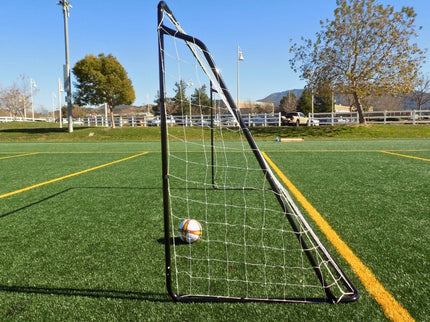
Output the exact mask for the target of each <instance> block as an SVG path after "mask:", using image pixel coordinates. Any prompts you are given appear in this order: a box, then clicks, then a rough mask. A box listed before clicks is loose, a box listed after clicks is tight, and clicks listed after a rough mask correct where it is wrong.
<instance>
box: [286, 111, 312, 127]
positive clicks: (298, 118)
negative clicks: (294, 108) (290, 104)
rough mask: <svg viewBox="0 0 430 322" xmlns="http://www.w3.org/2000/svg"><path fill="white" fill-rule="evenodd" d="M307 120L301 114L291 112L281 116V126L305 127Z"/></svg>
mask: <svg viewBox="0 0 430 322" xmlns="http://www.w3.org/2000/svg"><path fill="white" fill-rule="evenodd" d="M308 121H309V120H308V118H307V117H306V115H305V114H303V113H302V112H291V113H287V114H285V116H284V115H283V116H282V124H283V125H297V126H299V125H307V124H308Z"/></svg>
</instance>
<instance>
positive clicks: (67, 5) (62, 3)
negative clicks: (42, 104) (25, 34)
mask: <svg viewBox="0 0 430 322" xmlns="http://www.w3.org/2000/svg"><path fill="white" fill-rule="evenodd" d="M57 5H60V6H62V7H63V16H64V41H65V49H66V65H65V66H64V91H65V92H66V102H67V120H68V131H69V133H72V132H73V119H72V86H71V81H70V57H69V27H68V24H67V18H68V17H69V16H70V14H69V9H70V8H72V5H71V4H70V2H69V1H67V0H60V1H58V3H57Z"/></svg>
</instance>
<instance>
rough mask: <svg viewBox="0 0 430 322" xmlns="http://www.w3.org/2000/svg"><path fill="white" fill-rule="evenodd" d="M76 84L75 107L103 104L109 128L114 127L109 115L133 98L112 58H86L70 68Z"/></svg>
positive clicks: (124, 71) (121, 67)
mask: <svg viewBox="0 0 430 322" xmlns="http://www.w3.org/2000/svg"><path fill="white" fill-rule="evenodd" d="M73 74H74V75H75V77H76V80H77V82H76V83H75V86H76V88H77V92H76V93H75V94H74V96H75V103H77V104H79V105H98V104H103V103H107V104H108V106H109V111H110V117H111V124H112V127H115V122H114V119H113V111H114V108H115V106H118V105H129V104H132V103H133V102H134V100H135V99H136V95H135V92H134V88H133V85H132V83H131V80H130V79H129V78H128V75H127V72H126V70H125V69H124V67H123V66H122V65H121V64H120V63H119V61H118V60H117V59H116V58H115V57H114V56H112V55H110V54H109V55H108V56H105V55H104V54H99V55H98V56H97V57H96V56H94V55H86V56H85V58H84V59H81V60H80V61H78V62H77V63H76V64H75V66H74V67H73Z"/></svg>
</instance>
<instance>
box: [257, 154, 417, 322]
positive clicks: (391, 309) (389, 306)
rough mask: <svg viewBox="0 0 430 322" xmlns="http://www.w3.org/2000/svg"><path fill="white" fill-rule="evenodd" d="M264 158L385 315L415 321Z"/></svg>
mask: <svg viewBox="0 0 430 322" xmlns="http://www.w3.org/2000/svg"><path fill="white" fill-rule="evenodd" d="M262 154H263V156H264V158H265V159H266V161H267V162H268V163H269V165H270V166H271V167H272V169H273V170H274V171H275V172H276V174H277V175H278V176H279V177H280V178H281V180H282V181H283V182H284V183H285V185H286V186H287V188H288V189H289V190H290V191H291V193H292V194H293V195H294V196H295V197H296V199H297V200H298V201H299V202H300V203H301V204H302V206H303V207H304V208H305V210H306V211H307V212H308V213H309V215H310V216H311V218H312V219H313V220H314V221H315V222H316V223H317V225H318V227H319V228H320V229H321V230H322V232H323V233H324V234H325V235H326V236H327V238H328V240H329V241H330V242H331V243H332V244H333V246H334V247H335V248H336V249H337V251H338V252H339V253H340V254H341V256H342V257H343V258H344V259H345V260H346V261H347V262H348V264H349V265H350V266H351V268H352V269H353V270H354V272H355V274H356V275H357V276H358V278H359V279H360V281H361V282H362V283H363V285H364V287H365V288H366V290H367V291H368V292H369V293H370V294H371V295H372V296H373V297H374V298H375V300H376V301H377V302H378V303H379V305H380V306H381V307H382V309H383V310H384V312H385V315H386V316H387V317H388V318H390V319H391V320H393V321H414V319H413V318H412V316H411V315H410V314H409V312H408V311H407V310H406V309H405V308H403V307H402V306H401V305H400V303H398V302H397V301H396V299H395V298H394V297H393V296H392V295H391V294H390V292H388V291H387V290H386V289H385V288H384V286H383V285H382V284H381V283H380V282H379V281H378V280H377V278H376V277H375V275H374V274H373V273H372V271H371V270H370V269H369V268H368V267H367V266H366V265H364V263H363V262H362V261H361V260H360V258H358V257H357V256H356V255H355V254H354V252H353V251H352V250H351V248H349V246H348V245H347V244H346V243H345V242H344V241H343V240H342V239H341V238H340V237H339V235H338V234H337V233H336V232H335V231H334V230H333V228H331V226H330V225H329V223H328V222H327V221H326V220H325V219H324V218H323V217H322V216H321V214H320V213H319V212H318V211H317V210H316V209H315V208H314V207H313V206H312V205H311V204H310V203H309V201H307V199H306V198H305V197H304V196H303V194H302V193H301V192H300V191H299V190H298V189H297V188H296V187H295V186H294V185H293V184H292V182H291V181H290V180H288V178H287V177H286V176H285V175H284V174H283V173H282V171H281V170H280V169H279V168H278V167H277V166H276V164H275V163H274V162H273V161H272V160H271V159H270V158H269V157H268V156H267V154H266V153H264V152H262Z"/></svg>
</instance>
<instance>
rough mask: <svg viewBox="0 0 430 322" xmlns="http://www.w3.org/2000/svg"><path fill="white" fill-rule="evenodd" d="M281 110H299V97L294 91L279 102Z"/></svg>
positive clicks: (286, 111) (287, 111)
mask: <svg viewBox="0 0 430 322" xmlns="http://www.w3.org/2000/svg"><path fill="white" fill-rule="evenodd" d="M279 110H280V111H281V112H285V113H289V112H295V111H296V110H297V97H296V95H295V94H294V93H290V92H288V94H287V95H285V96H284V97H282V98H281V101H280V102H279Z"/></svg>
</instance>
